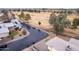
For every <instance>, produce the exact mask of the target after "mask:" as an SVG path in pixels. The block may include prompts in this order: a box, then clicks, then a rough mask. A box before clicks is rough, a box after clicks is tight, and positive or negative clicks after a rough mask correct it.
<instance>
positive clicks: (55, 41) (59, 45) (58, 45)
mask: <svg viewBox="0 0 79 59" xmlns="http://www.w3.org/2000/svg"><path fill="white" fill-rule="evenodd" d="M46 45H47V46H48V48H49V47H50V48H51V50H53V49H54V50H58V51H66V48H67V46H70V47H71V48H72V49H71V51H79V47H77V46H76V45H73V44H70V43H69V42H67V41H65V40H63V39H61V38H59V37H54V38H52V39H50V40H49V41H48V42H46Z"/></svg>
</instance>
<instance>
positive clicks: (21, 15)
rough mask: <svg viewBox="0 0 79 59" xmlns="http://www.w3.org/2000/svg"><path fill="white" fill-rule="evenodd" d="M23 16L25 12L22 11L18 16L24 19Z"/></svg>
mask: <svg viewBox="0 0 79 59" xmlns="http://www.w3.org/2000/svg"><path fill="white" fill-rule="evenodd" d="M24 16H25V14H24V12H23V11H22V12H21V14H20V15H19V17H20V18H23V19H24Z"/></svg>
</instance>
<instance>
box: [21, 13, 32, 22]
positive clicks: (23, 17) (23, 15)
mask: <svg viewBox="0 0 79 59" xmlns="http://www.w3.org/2000/svg"><path fill="white" fill-rule="evenodd" d="M19 17H20V18H22V19H24V20H27V21H28V20H30V19H31V16H30V14H24V12H21V14H20V15H19Z"/></svg>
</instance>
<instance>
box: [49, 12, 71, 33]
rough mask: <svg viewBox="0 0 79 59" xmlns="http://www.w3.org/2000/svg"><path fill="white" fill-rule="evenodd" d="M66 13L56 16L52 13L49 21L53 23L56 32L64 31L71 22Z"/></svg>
mask: <svg viewBox="0 0 79 59" xmlns="http://www.w3.org/2000/svg"><path fill="white" fill-rule="evenodd" d="M66 16H67V15H66V14H64V13H61V14H59V15H58V16H56V15H55V14H54V13H52V14H51V15H50V19H49V23H50V24H51V25H53V29H54V32H55V33H56V34H57V33H62V32H63V31H64V27H65V26H68V25H69V24H70V22H69V21H68V20H67V19H66Z"/></svg>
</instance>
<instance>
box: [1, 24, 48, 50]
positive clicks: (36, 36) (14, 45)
mask: <svg viewBox="0 0 79 59" xmlns="http://www.w3.org/2000/svg"><path fill="white" fill-rule="evenodd" d="M22 25H23V27H24V28H26V29H27V30H28V31H29V33H30V35H29V36H27V37H25V38H23V39H20V40H16V41H14V42H10V43H8V44H7V48H4V49H3V50H2V51H21V50H23V49H25V48H27V47H29V46H31V45H33V44H35V43H37V42H39V41H40V40H43V39H44V38H46V37H47V36H48V33H46V32H44V31H42V30H40V29H36V28H35V27H32V26H30V25H28V24H25V23H22Z"/></svg>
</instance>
